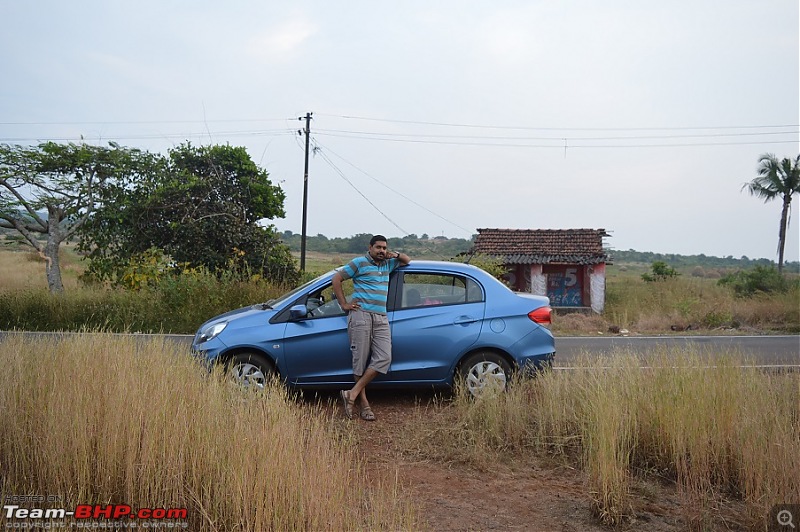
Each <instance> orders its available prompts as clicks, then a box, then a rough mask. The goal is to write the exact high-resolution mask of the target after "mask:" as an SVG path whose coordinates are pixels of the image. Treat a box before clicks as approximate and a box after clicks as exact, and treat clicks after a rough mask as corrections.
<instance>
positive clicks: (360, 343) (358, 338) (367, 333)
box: [342, 309, 375, 417]
mask: <svg viewBox="0 0 800 532" xmlns="http://www.w3.org/2000/svg"><path fill="white" fill-rule="evenodd" d="M347 335H348V337H349V339H350V354H351V355H352V357H353V375H354V376H355V378H356V384H355V386H354V387H353V388H352V389H350V390H347V391H342V399H344V400H345V401H346V402H347V403H348V404H349V405H350V406H349V407H348V406H345V411H347V410H348V409H350V410H351V411H352V405H353V404H354V403H355V401H356V399H358V396H359V394H361V393H363V389H364V386H366V385H367V383H369V381H371V380H372V379H374V378H375V375H370V374H369V370H365V367H366V365H367V361H368V359H369V351H370V344H371V343H372V319H371V316H370V315H369V313H367V312H364V311H363V310H358V309H354V310H351V311H350V314H349V315H348V316H347ZM362 380H363V381H365V382H364V383H363V384H362V385H361V386H360V388H359V387H358V386H359V382H361V381H362ZM362 401H363V399H362ZM348 417H349V416H348Z"/></svg>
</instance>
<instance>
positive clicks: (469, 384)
mask: <svg viewBox="0 0 800 532" xmlns="http://www.w3.org/2000/svg"><path fill="white" fill-rule="evenodd" d="M460 374H461V379H462V383H463V385H464V387H465V388H466V390H467V391H468V392H469V393H470V395H472V396H473V397H478V396H479V395H481V394H482V393H484V392H485V391H486V390H489V389H494V390H498V391H505V389H506V386H507V385H508V381H509V379H510V378H511V366H510V365H509V363H508V361H506V359H504V358H503V357H502V356H500V355H498V354H497V353H492V352H491V351H481V352H479V353H475V354H474V355H471V356H469V357H468V358H467V359H466V360H464V362H463V363H462V364H461V366H460Z"/></svg>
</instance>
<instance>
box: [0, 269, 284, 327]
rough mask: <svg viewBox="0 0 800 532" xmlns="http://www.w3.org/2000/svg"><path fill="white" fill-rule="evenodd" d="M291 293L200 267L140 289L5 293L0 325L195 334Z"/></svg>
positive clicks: (0, 296) (1, 297) (0, 301)
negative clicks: (213, 321)
mask: <svg viewBox="0 0 800 532" xmlns="http://www.w3.org/2000/svg"><path fill="white" fill-rule="evenodd" d="M285 291H286V289H285V287H283V286H281V285H274V284H272V283H269V282H267V281H264V280H263V279H260V278H255V279H243V278H240V277H239V276H236V275H223V276H222V277H219V276H217V275H214V274H211V273H208V272H205V271H200V270H190V271H187V272H184V273H181V274H177V275H169V276H166V277H163V278H162V279H160V280H159V282H158V283H157V284H154V285H144V286H142V287H141V288H140V289H138V290H125V289H121V288H99V287H84V288H82V289H81V290H73V291H67V292H65V293H64V294H62V295H60V296H57V297H55V296H53V295H51V294H50V293H49V292H47V290H46V289H39V290H32V289H29V290H20V291H0V329H4V330H10V329H11V330H13V329H18V330H28V331H80V330H104V331H110V332H154V333H161V332H163V333H176V334H181V333H182V334H191V333H194V332H195V331H196V330H197V327H198V326H199V325H200V324H202V323H203V322H204V321H206V320H207V319H209V318H211V317H213V316H216V315H217V314H221V313H223V312H227V311H229V310H232V309H236V308H240V307H244V306H247V305H252V304H255V303H261V302H264V301H267V300H269V299H272V298H274V297H277V296H278V295H280V294H281V293H283V292H285Z"/></svg>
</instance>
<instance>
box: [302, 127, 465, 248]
mask: <svg viewBox="0 0 800 532" xmlns="http://www.w3.org/2000/svg"><path fill="white" fill-rule="evenodd" d="M317 145H318V146H319V147H320V148H321V149H323V150H325V151H326V152H328V153H330V154H332V155H335V156H336V157H338V158H339V159H341V160H342V161H344V162H345V163H347V164H348V165H350V166H352V167H353V168H355V169H356V170H358V171H359V172H361V173H362V174H364V175H365V176H367V177H368V178H370V179H372V180H373V181H375V182H376V183H378V184H379V185H381V186H383V187H385V188H387V189H389V190H391V191H392V192H394V193H395V194H397V195H398V196H400V197H401V198H403V199H405V200H407V201H409V202H411V203H413V204H414V205H416V206H417V207H419V208H420V209H422V210H424V211H426V212H428V213H430V214H432V215H434V216H436V217H437V218H439V219H440V220H443V221H445V222H447V223H449V224H450V225H453V226H455V227H458V228H459V229H461V230H462V231H464V232H465V233H467V234H469V235H472V231H470V230H469V229H467V228H465V227H462V226H460V225H458V224H457V223H455V222H453V221H452V220H448V219H447V218H445V217H444V216H442V215H441V214H439V213H437V212H434V211H432V210H430V209H429V208H427V207H425V206H424V205H422V204H421V203H419V202H417V201H415V200H414V199H412V198H410V197H408V196H406V195H405V194H403V193H402V192H400V191H399V190H395V189H394V188H392V187H390V186H389V185H387V184H386V183H384V182H383V181H381V180H380V179H378V178H376V177H374V176H372V175H370V174H369V173H368V172H366V171H364V170H362V169H361V168H359V167H358V166H356V165H355V164H353V163H352V162H350V161H348V160H347V159H345V158H344V157H342V156H341V155H339V154H338V153H336V152H335V151H333V150H332V149H330V148H328V147H323V146H321V145H320V144H319V142H317Z"/></svg>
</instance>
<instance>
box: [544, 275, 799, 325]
mask: <svg viewBox="0 0 800 532" xmlns="http://www.w3.org/2000/svg"><path fill="white" fill-rule="evenodd" d="M603 318H604V320H605V321H606V322H607V323H608V324H610V325H616V326H619V327H623V328H626V329H629V330H631V331H636V332H664V331H669V330H670V329H671V327H672V326H673V325H674V326H677V327H679V328H685V327H687V326H690V325H691V326H692V328H694V329H705V330H713V329H718V328H737V329H738V328H748V327H749V328H757V329H765V330H781V331H788V332H795V333H797V332H800V290H799V289H798V288H797V285H795V287H794V288H793V289H791V290H790V291H788V292H786V293H772V294H762V295H761V296H758V297H753V298H738V297H736V296H735V295H734V293H733V290H731V289H730V288H729V287H726V286H720V285H718V284H717V282H716V281H715V280H712V279H703V278H697V277H685V276H682V277H677V278H674V279H668V280H666V281H661V282H645V281H642V280H641V279H636V278H630V276H619V277H611V278H609V280H608V285H607V292H606V307H605V311H604V313H603ZM593 325H594V324H593ZM555 326H556V327H558V326H559V325H558V322H557V321H556V323H555Z"/></svg>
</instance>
